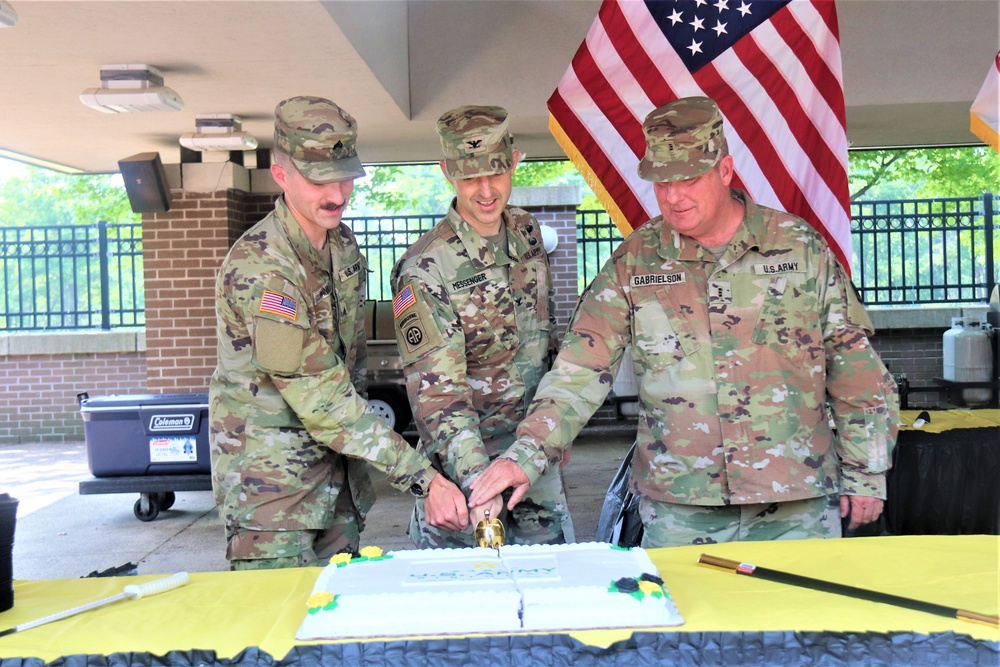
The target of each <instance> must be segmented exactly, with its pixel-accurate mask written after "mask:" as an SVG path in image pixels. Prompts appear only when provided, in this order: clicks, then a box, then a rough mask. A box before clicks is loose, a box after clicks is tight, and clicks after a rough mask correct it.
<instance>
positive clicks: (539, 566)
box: [295, 542, 684, 640]
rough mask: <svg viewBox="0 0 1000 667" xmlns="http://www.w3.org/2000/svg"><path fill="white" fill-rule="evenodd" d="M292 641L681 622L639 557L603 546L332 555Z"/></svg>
mask: <svg viewBox="0 0 1000 667" xmlns="http://www.w3.org/2000/svg"><path fill="white" fill-rule="evenodd" d="M307 607H308V612H307V614H306V618H305V620H304V621H303V623H302V626H301V627H300V628H299V631H298V632H297V633H296V635H295V638H296V639H299V640H307V639H339V638H351V637H396V636H418V635H447V634H479V633H491V632H518V631H523V630H531V631H541V630H544V631H554V630H583V629H594V628H621V627H626V628H633V627H634V628H648V627H667V626H676V625H680V624H682V623H683V622H684V620H683V619H682V618H681V616H680V615H679V614H678V612H677V608H676V607H675V606H674V604H673V601H672V600H671V599H670V595H669V594H668V593H667V589H666V587H665V586H664V584H663V581H662V579H660V576H659V573H658V572H657V570H656V567H655V566H654V565H653V563H652V561H651V560H650V559H649V556H648V555H647V554H646V552H645V551H644V550H643V549H640V548H632V549H622V548H619V547H616V546H613V545H610V544H606V543H602V542H590V543H585V544H560V545H530V546H528V545H510V546H504V547H501V548H500V550H499V553H498V552H497V551H495V550H493V549H483V548H474V549H425V550H424V549H422V550H411V551H394V552H389V553H385V554H383V553H382V552H381V551H380V550H378V549H376V548H372V547H368V548H366V549H363V550H362V556H361V557H360V558H354V559H350V558H349V557H347V556H340V557H335V559H333V560H332V561H331V564H330V565H328V566H327V567H325V568H324V569H323V570H322V571H321V572H320V574H319V576H318V578H317V580H316V585H315V586H314V588H313V592H312V595H310V597H309V600H308V602H307Z"/></svg>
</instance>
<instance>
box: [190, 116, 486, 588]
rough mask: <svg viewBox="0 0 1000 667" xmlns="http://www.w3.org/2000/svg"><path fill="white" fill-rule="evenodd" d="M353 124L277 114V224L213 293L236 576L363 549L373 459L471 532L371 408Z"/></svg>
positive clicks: (458, 496)
mask: <svg viewBox="0 0 1000 667" xmlns="http://www.w3.org/2000/svg"><path fill="white" fill-rule="evenodd" d="M356 136H357V125H356V124H355V122H354V119H353V118H352V117H351V116H350V115H349V114H348V113H347V112H345V111H343V110H342V109H340V108H339V107H338V106H337V105H335V104H334V103H333V102H330V101H328V100H324V99H320V98H315V97H294V98H291V99H288V100H285V101H283V102H281V103H280V104H279V105H278V106H277V108H276V110H275V132H274V164H273V165H272V166H271V173H272V175H273V176H274V179H275V181H276V182H277V183H278V185H279V186H280V187H281V188H282V190H283V191H284V195H283V196H281V197H279V198H278V200H277V201H276V203H275V206H274V211H273V212H272V213H271V214H269V215H268V216H267V217H265V218H264V219H263V220H261V221H260V222H259V223H257V224H256V225H255V226H254V227H252V228H251V229H250V230H249V231H247V232H246V233H245V234H244V235H243V236H242V237H241V238H240V239H239V240H238V241H237V242H236V243H235V244H234V245H233V247H232V249H231V250H230V251H229V254H228V255H227V256H226V259H225V261H224V262H223V265H222V268H221V270H220V271H219V276H218V280H217V281H216V313H217V317H218V327H219V331H218V338H219V363H218V367H217V368H216V370H215V373H214V374H213V375H212V381H211V386H210V407H209V416H210V420H211V429H210V439H211V450H212V472H213V487H214V490H215V497H216V503H217V504H218V506H219V510H220V514H221V515H222V518H223V521H224V524H225V530H226V540H227V549H226V557H227V558H228V559H229V560H230V565H231V567H232V568H233V569H260V568H274V567H295V566H301V565H314V564H319V565H322V564H324V563H325V562H326V561H325V559H327V558H329V556H331V555H333V554H334V553H338V552H341V551H347V552H354V551H356V550H357V548H358V543H359V539H360V532H361V529H362V528H363V521H364V516H365V513H366V512H367V511H368V509H369V508H370V507H371V505H372V502H373V501H374V493H373V490H372V486H371V482H370V481H369V479H368V475H367V471H366V468H365V465H364V461H367V462H368V463H369V464H371V465H372V466H374V467H375V468H376V469H378V470H380V471H382V472H384V473H385V474H386V475H387V476H388V478H389V480H390V482H391V483H392V484H393V485H394V486H396V487H397V488H399V489H403V490H408V491H410V492H411V493H413V494H414V495H416V496H418V497H425V496H427V505H428V507H430V508H432V509H431V510H430V511H429V512H428V513H429V514H430V515H431V516H432V521H433V522H437V523H439V524H440V525H442V526H444V527H448V528H454V529H461V528H463V527H465V526H468V519H469V513H468V509H467V508H466V506H465V496H464V495H462V493H461V491H459V489H458V488H457V487H456V486H455V485H454V484H452V483H451V482H449V481H447V480H446V479H445V478H444V477H443V476H441V475H438V474H437V472H436V471H435V470H433V468H431V465H430V462H429V461H428V460H427V459H426V458H425V457H424V456H422V455H421V454H419V453H418V452H416V451H414V450H413V449H411V448H410V447H409V446H408V445H407V444H406V442H405V441H404V440H403V439H402V438H401V437H400V436H399V435H397V434H396V433H394V432H393V431H392V430H390V429H389V428H388V427H387V426H386V424H385V422H384V421H382V420H381V419H380V418H379V417H377V416H376V415H375V413H374V412H373V411H372V409H371V407H370V406H369V405H368V403H367V402H366V400H365V392H366V390H367V384H366V379H365V371H366V368H365V359H366V351H365V344H366V341H365V333H364V317H363V315H362V313H363V306H364V301H365V281H366V278H367V273H368V268H367V265H366V264H365V260H364V257H363V256H362V255H361V253H360V251H359V249H358V245H357V242H356V241H355V239H354V235H353V233H352V232H351V230H350V229H349V228H348V227H347V226H346V225H342V224H340V223H341V217H342V215H343V212H344V208H345V206H346V205H347V201H348V199H349V198H350V195H351V191H352V189H353V187H354V179H355V178H357V177H359V176H363V175H364V169H362V167H361V162H360V161H359V160H358V157H357V153H356V151H355V139H356Z"/></svg>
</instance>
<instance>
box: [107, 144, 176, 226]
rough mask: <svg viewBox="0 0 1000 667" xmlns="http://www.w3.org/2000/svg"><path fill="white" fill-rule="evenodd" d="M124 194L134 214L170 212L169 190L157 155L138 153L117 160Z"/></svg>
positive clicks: (165, 175)
mask: <svg viewBox="0 0 1000 667" xmlns="http://www.w3.org/2000/svg"><path fill="white" fill-rule="evenodd" d="M118 169H120V170H121V173H122V179H123V180H124V181H125V192H127V193H128V201H129V203H130V204H131V205H132V210H133V211H134V212H135V213H164V212H166V211H169V210H170V188H169V187H168V186H167V173H166V172H165V171H164V170H163V163H162V162H161V161H160V154H159V153H139V154H137V155H133V156H132V157H127V158H123V159H121V160H118Z"/></svg>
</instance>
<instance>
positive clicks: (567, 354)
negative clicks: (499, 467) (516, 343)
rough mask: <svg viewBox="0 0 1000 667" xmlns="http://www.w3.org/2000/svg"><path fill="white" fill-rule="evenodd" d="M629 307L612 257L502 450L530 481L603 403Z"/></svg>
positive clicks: (625, 333)
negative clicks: (510, 441)
mask: <svg viewBox="0 0 1000 667" xmlns="http://www.w3.org/2000/svg"><path fill="white" fill-rule="evenodd" d="M629 313H630V308H629V304H628V301H627V299H626V297H625V294H624V292H623V290H622V288H621V287H620V281H619V278H618V276H617V275H616V267H615V258H614V257H613V258H612V259H610V260H608V262H607V263H605V265H604V267H603V268H602V269H601V271H600V273H598V275H597V277H596V278H594V280H593V282H592V283H591V284H590V286H589V287H588V288H587V291H586V292H584V294H583V296H581V297H580V301H579V302H578V303H577V306H576V311H575V312H574V314H573V317H572V320H571V323H570V326H569V329H568V330H567V332H566V336H565V338H564V339H563V342H562V346H561V348H560V349H559V354H558V355H557V356H556V360H555V363H554V364H553V366H552V370H550V371H549V372H548V373H546V374H545V377H543V378H542V381H541V383H540V384H539V386H538V392H537V393H536V394H535V398H534V400H533V401H532V402H531V406H530V408H529V410H528V415H527V417H525V419H524V421H522V422H521V424H520V426H518V429H517V440H516V441H515V442H514V444H512V445H511V446H510V447H509V448H508V449H507V451H506V452H505V453H504V454H503V458H507V459H510V460H511V461H514V462H515V463H517V464H518V466H520V467H521V469H522V470H524V472H525V474H526V475H527V476H528V479H529V481H530V482H531V483H532V484H534V483H535V481H536V480H537V479H538V478H539V477H541V476H542V475H543V474H545V471H546V470H547V469H548V466H549V465H557V464H558V463H559V461H560V459H561V458H562V455H563V452H565V450H566V448H567V447H569V446H570V445H571V444H572V442H573V440H574V439H575V438H576V436H577V435H578V434H579V433H580V431H581V430H582V429H583V427H584V426H586V425H587V421H589V420H590V418H591V416H593V414H594V412H596V411H597V409H598V408H599V407H601V405H602V404H603V403H604V399H605V397H607V395H608V392H609V391H610V390H611V385H612V384H613V383H614V377H615V372H616V371H617V369H618V365H619V364H620V363H621V357H622V353H623V351H624V349H625V346H626V345H627V344H628V341H629V338H630V336H629Z"/></svg>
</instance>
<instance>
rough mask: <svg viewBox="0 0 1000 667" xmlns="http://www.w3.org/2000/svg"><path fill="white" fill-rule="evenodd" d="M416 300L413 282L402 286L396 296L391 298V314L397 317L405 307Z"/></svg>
mask: <svg viewBox="0 0 1000 667" xmlns="http://www.w3.org/2000/svg"><path fill="white" fill-rule="evenodd" d="M416 302H417V296H416V294H415V293H414V291H413V284H412V283H411V284H409V285H407V286H406V287H404V288H403V289H402V290H401V291H400V292H399V294H397V295H396V298H394V299H393V300H392V315H393V317H399V316H400V315H402V314H403V312H405V311H406V309H407V308H409V307H410V306H412V305H413V304H415V303H416Z"/></svg>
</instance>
